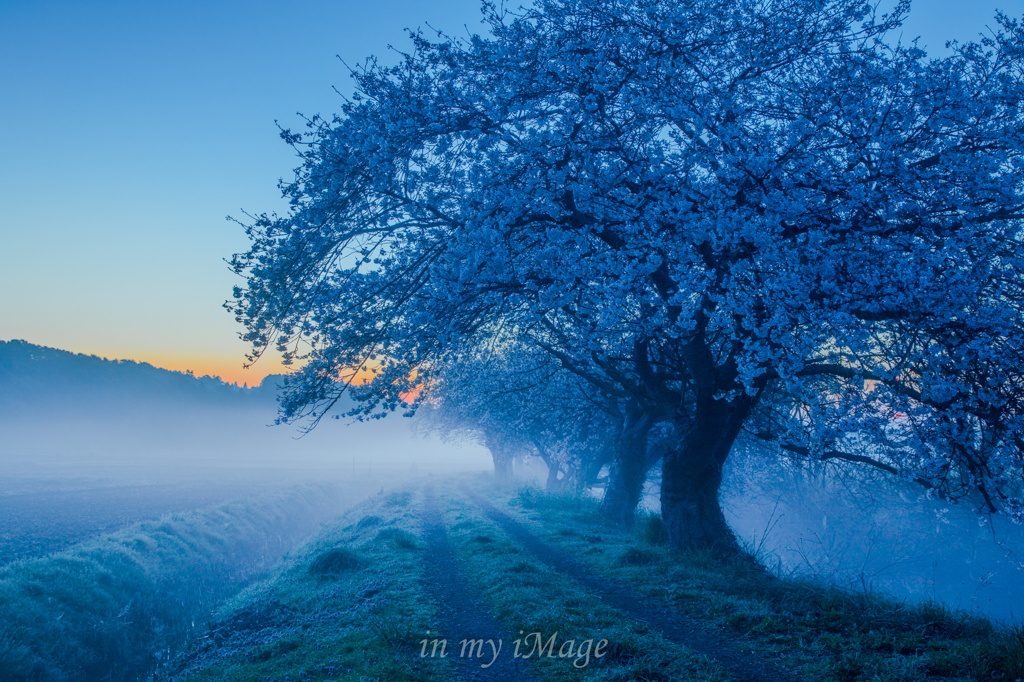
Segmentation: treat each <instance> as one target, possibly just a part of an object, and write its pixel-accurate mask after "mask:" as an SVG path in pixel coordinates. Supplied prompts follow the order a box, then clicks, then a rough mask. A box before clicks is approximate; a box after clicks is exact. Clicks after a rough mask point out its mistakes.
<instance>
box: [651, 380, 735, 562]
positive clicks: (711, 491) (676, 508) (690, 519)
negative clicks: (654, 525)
mask: <svg viewBox="0 0 1024 682" xmlns="http://www.w3.org/2000/svg"><path fill="white" fill-rule="evenodd" d="M751 406H752V400H751V399H750V397H749V396H746V395H742V396H740V397H738V398H735V399H733V400H732V401H724V400H707V401H704V404H703V405H698V406H697V409H696V411H695V415H694V421H693V422H692V424H690V425H689V428H688V429H687V430H686V432H685V435H684V436H683V438H682V440H681V443H680V447H679V448H678V449H675V450H672V451H671V452H669V453H667V454H666V455H665V458H664V462H663V463H662V475H661V515H662V518H663V519H664V521H665V527H666V529H667V530H668V538H669V544H670V545H671V546H672V547H673V548H676V549H682V550H693V549H710V550H712V551H713V552H714V553H716V554H719V555H736V554H742V551H741V550H740V547H739V543H737V541H736V536H735V535H734V534H733V532H732V529H730V528H729V524H728V523H726V521H725V514H723V513H722V505H721V503H720V502H719V497H718V495H719V488H720V487H721V485H722V467H723V465H724V464H725V461H726V459H727V458H728V457H729V452H730V450H731V449H732V445H733V443H734V442H735V441H736V437H737V436H738V435H739V432H740V428H741V427H742V426H743V422H744V420H745V419H746V417H747V415H748V414H749V412H750V409H751Z"/></svg>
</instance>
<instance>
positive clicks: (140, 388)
mask: <svg viewBox="0 0 1024 682" xmlns="http://www.w3.org/2000/svg"><path fill="white" fill-rule="evenodd" d="M279 381H280V377H278V376H270V377H267V379H265V380H264V381H263V383H262V385H261V386H259V387H255V388H240V387H236V386H232V385H229V384H225V383H223V382H221V381H220V380H218V379H216V378H212V377H203V378H196V377H192V376H189V375H186V374H181V373H177V372H169V371H166V370H161V369H157V368H154V367H152V366H149V365H146V364H140V363H135V362H131V361H112V360H105V359H100V358H96V357H90V356H84V355H76V354H72V353H68V352H66V351H60V350H56V349H50V348H42V347H39V346H33V345H31V344H27V343H24V342H20V341H10V342H2V345H0V387H2V389H0V429H2V432H3V434H4V436H3V440H2V444H0V461H2V466H3V472H4V473H3V474H0V476H3V477H4V478H12V477H25V476H32V477H43V478H45V477H55V478H69V477H71V476H84V477H92V478H97V479H99V478H103V477H109V478H111V479H116V480H118V481H124V482H128V481H134V482H138V483H161V482H162V483H167V482H171V481H182V480H222V481H225V482H229V481H232V480H245V479H246V477H251V476H258V472H260V471H273V472H275V473H273V476H275V477H277V476H285V477H286V478H291V477H302V476H308V475H310V474H311V472H317V471H330V472H334V473H336V474H337V475H347V476H350V475H352V473H353V471H355V473H357V474H359V475H363V474H366V473H367V472H371V473H372V471H373V469H374V468H375V467H376V468H377V469H378V471H385V470H386V471H408V470H409V469H410V467H418V468H423V469H424V470H426V469H431V468H435V469H437V470H445V469H449V468H454V469H464V468H477V469H479V468H482V467H486V466H487V465H488V460H489V457H488V456H487V455H486V451H483V450H481V449H479V448H476V449H474V448H472V447H469V448H457V447H456V448H453V447H451V446H442V445H441V444H440V443H439V442H438V441H437V440H436V439H430V438H424V437H421V436H420V435H419V434H417V433H415V432H414V429H413V424H412V421H413V420H411V419H408V418H403V417H402V416H401V415H399V414H392V415H389V416H388V417H387V418H386V419H383V420H374V421H368V422H364V423H355V424H350V420H346V419H344V418H343V419H338V420H324V421H323V422H322V423H321V424H320V425H319V426H318V427H317V428H316V429H314V430H312V431H310V432H309V433H306V432H305V430H303V429H302V428H301V425H274V424H273V422H274V419H275V417H276V416H277V403H276V387H277V383H278V382H279ZM344 409H345V408H344V407H343V406H342V407H341V409H340V410H339V411H344ZM10 485H11V483H10V482H8V483H7V487H6V488H5V490H4V492H8V493H9V492H12V488H11V487H10Z"/></svg>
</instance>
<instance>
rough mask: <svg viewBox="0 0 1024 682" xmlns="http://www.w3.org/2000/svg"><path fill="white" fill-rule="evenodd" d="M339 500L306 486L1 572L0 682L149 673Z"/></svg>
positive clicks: (336, 491)
mask: <svg viewBox="0 0 1024 682" xmlns="http://www.w3.org/2000/svg"><path fill="white" fill-rule="evenodd" d="M150 369H152V368H150ZM139 371H144V370H139ZM345 501H348V500H345V496H344V491H342V489H341V488H340V487H338V486H335V485H330V484H320V485H305V486H300V487H296V488H293V489H290V490H287V491H284V492H275V493H267V494H263V495H259V496H255V497H251V498H246V499H242V500H237V501H233V502H229V503H226V504H223V505H220V506H218V507H214V508H212V509H209V510H205V511H197V512H190V513H187V514H174V515H171V516H166V517H163V518H161V519H158V520H154V521H147V522H143V523H139V524H136V525H134V526H131V527H130V528H128V529H125V530H123V531H121V532H118V533H114V534H111V535H107V536H104V537H102V538H99V539H96V540H92V541H89V542H85V543H82V544H80V545H77V546H75V547H73V548H71V549H69V550H67V551H64V552H61V553H57V554H53V555H50V556H48V557H43V558H39V559H29V560H25V561H19V562H15V563H14V564H10V565H8V566H7V567H4V568H2V569H0V679H2V680H5V681H9V682H18V681H25V682H28V681H38V682H51V681H53V682H57V681H61V682H76V681H79V680H81V681H83V682H84V681H86V680H100V679H102V680H112V681H116V680H137V679H139V678H140V677H142V676H145V675H147V674H149V673H150V672H151V671H153V670H154V668H155V666H156V665H157V664H158V663H159V661H160V660H166V657H167V656H169V655H170V654H172V653H173V652H174V651H175V650H177V649H178V648H179V647H180V646H181V645H183V644H184V643H185V642H186V641H188V639H189V637H190V636H191V635H192V634H193V633H194V632H196V629H197V628H202V627H203V624H204V622H205V620H206V618H207V617H208V615H209V614H210V612H211V610H212V609H213V607H214V606H215V605H216V604H217V603H218V602H219V601H220V600H222V599H224V598H225V597H227V596H229V595H231V594H233V593H234V592H236V591H237V590H238V589H239V588H240V587H241V586H243V585H245V584H247V583H248V582H251V581H252V580H253V579H254V578H256V577H258V576H260V575H262V574H265V573H266V572H267V571H268V569H270V568H271V567H272V566H273V565H274V564H275V563H276V562H277V561H279V560H280V559H281V558H282V556H283V555H284V554H285V553H286V552H287V551H288V550H289V549H290V548H292V547H293V546H294V545H295V544H296V543H297V542H298V541H299V540H301V539H302V538H304V537H306V536H307V535H309V534H310V533H311V532H312V531H313V530H315V529H316V528H317V527H318V525H319V523H320V522H321V521H323V520H325V519H326V518H329V517H330V516H332V515H334V514H336V513H338V512H339V511H340V509H341V508H342V505H343V503H344V502H345Z"/></svg>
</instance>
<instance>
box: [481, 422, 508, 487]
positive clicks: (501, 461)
mask: <svg viewBox="0 0 1024 682" xmlns="http://www.w3.org/2000/svg"><path fill="white" fill-rule="evenodd" d="M484 443H485V444H486V446H487V449H488V450H490V451H491V459H492V460H493V461H494V476H495V478H498V479H499V480H508V479H510V478H512V474H513V471H512V457H513V453H512V449H511V448H509V447H508V446H507V444H506V443H505V442H504V439H502V438H500V437H497V436H493V435H491V434H489V433H486V434H484Z"/></svg>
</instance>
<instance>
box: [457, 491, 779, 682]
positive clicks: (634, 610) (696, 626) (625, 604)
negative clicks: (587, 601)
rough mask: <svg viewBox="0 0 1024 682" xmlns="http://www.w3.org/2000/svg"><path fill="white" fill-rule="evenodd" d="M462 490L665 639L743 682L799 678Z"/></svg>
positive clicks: (535, 550) (561, 569) (537, 552)
mask: <svg viewBox="0 0 1024 682" xmlns="http://www.w3.org/2000/svg"><path fill="white" fill-rule="evenodd" d="M462 491H463V493H464V494H465V495H466V496H467V497H468V498H469V499H470V500H472V501H473V502H474V503H475V504H476V505H477V506H479V507H480V508H481V509H482V510H483V511H484V514H486V515H487V516H488V517H489V518H490V519H491V520H493V521H494V522H495V523H497V524H498V525H499V526H501V528H502V529H503V530H504V531H505V532H506V533H508V534H509V535H510V536H511V537H512V538H514V539H515V540H516V541H517V542H519V543H520V544H522V545H523V547H525V548H526V549H527V550H529V551H530V552H531V553H532V554H533V555H534V556H536V557H537V558H538V559H540V560H541V561H542V562H544V563H545V564H547V565H548V566H550V567H551V568H553V569H554V570H555V571H557V572H558V573H560V574H562V575H565V576H568V577H570V578H572V579H573V580H575V581H576V582H578V583H579V584H580V585H581V586H583V587H584V588H585V589H586V590H587V591H588V592H590V593H591V594H593V595H594V596H596V597H598V598H599V599H601V600H602V601H604V602H605V603H606V604H608V605H609V606H611V607H612V608H614V609H617V610H618V611H621V612H622V613H623V614H625V615H626V616H627V617H629V618H632V619H633V620H635V621H638V622H642V623H646V624H647V625H648V626H650V627H651V628H653V629H655V630H657V631H658V632H660V633H661V635H662V636H663V637H665V639H668V640H669V641H672V642H675V643H676V644H679V645H682V646H685V647H687V648H689V649H691V650H693V651H696V652H698V653H701V654H705V655H706V656H709V657H710V658H713V659H715V660H716V661H718V663H720V664H721V665H722V666H723V667H724V668H725V669H726V670H728V671H729V674H730V675H732V676H733V677H734V678H736V679H737V680H742V681H744V682H786V681H791V680H794V679H795V678H794V677H793V676H792V675H791V674H790V673H789V672H787V671H786V670H785V669H784V668H782V667H781V666H779V665H778V664H776V663H774V662H772V661H768V660H765V659H763V658H760V657H758V656H757V655H756V654H754V653H752V652H750V651H742V650H740V649H739V648H737V647H736V645H735V643H734V641H732V640H731V639H730V638H728V637H727V636H725V635H724V634H722V633H721V632H718V631H716V630H712V629H711V628H708V627H707V626H705V625H703V624H701V623H699V622H697V621H695V620H694V619H693V618H690V617H689V616H685V615H683V614H681V613H679V612H677V611H675V610H674V609H672V608H671V607H670V606H668V605H667V604H665V603H663V602H658V601H655V600H653V599H650V598H648V597H644V596H642V595H640V594H639V593H637V592H635V591H634V590H633V589H632V588H630V587H629V586H627V585H624V584H623V583H620V582H617V581H614V580H611V579H609V578H605V577H603V576H600V575H598V574H596V573H594V572H593V571H592V570H591V569H590V568H588V567H587V566H585V565H583V564H582V563H580V562H579V561H577V560H576V559H574V558H573V557H572V556H571V555H569V554H568V553H566V552H563V551H561V550H559V549H557V548H555V547H552V546H550V545H549V544H547V543H546V542H544V541H543V540H541V539H540V538H539V537H537V536H536V535H534V534H533V533H532V532H531V531H530V530H529V529H528V528H527V527H526V526H525V525H523V524H522V523H520V522H518V521H516V520H515V519H513V518H512V517H511V516H509V515H508V514H505V513H504V512H502V511H499V510H498V509H497V508H496V507H495V506H494V505H492V504H491V503H490V502H488V501H487V500H485V499H483V498H482V497H480V496H479V495H477V494H476V493H474V492H473V491H472V490H470V489H469V488H468V486H466V484H462Z"/></svg>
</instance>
